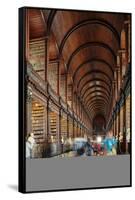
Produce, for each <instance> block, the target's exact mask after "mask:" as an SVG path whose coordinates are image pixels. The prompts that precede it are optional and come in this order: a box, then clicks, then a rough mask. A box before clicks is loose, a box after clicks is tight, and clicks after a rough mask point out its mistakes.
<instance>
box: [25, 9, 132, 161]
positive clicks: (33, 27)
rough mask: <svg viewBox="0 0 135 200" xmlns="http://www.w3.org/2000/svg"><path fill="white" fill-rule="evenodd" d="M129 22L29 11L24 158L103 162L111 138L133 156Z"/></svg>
mask: <svg viewBox="0 0 135 200" xmlns="http://www.w3.org/2000/svg"><path fill="white" fill-rule="evenodd" d="M130 17H131V16H130V14H123V13H109V12H108V13H106V12H92V11H73V10H64V11H61V10H55V9H52V10H49V9H34V8H27V9H26V41H25V44H26V45H25V46H26V55H25V57H26V65H27V75H26V83H27V100H26V105H27V106H26V113H27V119H26V120H27V132H26V144H28V145H29V143H30V144H32V148H31V152H30V153H29V152H28V155H26V157H31V158H48V157H53V156H54V157H74V156H77V153H78V154H79V155H81V154H83V155H84V154H85V153H86V148H88V147H89V148H91V153H90V155H91V156H92V155H94V156H95V155H96V156H97V155H98V156H99V155H100V156H101V155H107V154H106V153H105V149H104V145H105V141H106V137H107V134H108V132H111V133H112V136H111V137H112V138H113V139H115V141H116V146H115V148H116V154H130V148H131V147H130V146H131V145H130V143H131V142H130V131H131V128H130V126H131V120H130V117H131V108H130V106H131V60H130V59H131V47H130V46H131V44H130V40H131V27H130V26H131V19H130ZM28 142H29V143H28ZM79 142H80V143H82V144H83V145H84V146H85V149H83V148H82V146H81V147H80V149H81V148H82V149H81V150H82V151H78V150H77V149H76V148H75V145H76V144H78V143H79ZM84 143H85V144H84ZM86 144H87V145H86ZM83 151H84V152H83ZM26 154H27V151H26ZM86 155H87V156H89V155H88V153H86Z"/></svg>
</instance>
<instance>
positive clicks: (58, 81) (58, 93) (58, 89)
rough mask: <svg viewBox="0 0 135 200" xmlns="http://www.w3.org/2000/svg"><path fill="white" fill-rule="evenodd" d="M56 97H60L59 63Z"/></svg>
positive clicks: (58, 67)
mask: <svg viewBox="0 0 135 200" xmlns="http://www.w3.org/2000/svg"><path fill="white" fill-rule="evenodd" d="M57 95H58V96H59V95H60V61H58V64H57Z"/></svg>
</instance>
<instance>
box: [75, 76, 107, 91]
mask: <svg viewBox="0 0 135 200" xmlns="http://www.w3.org/2000/svg"><path fill="white" fill-rule="evenodd" d="M92 81H93V82H96V81H100V82H101V84H102V83H105V85H106V86H107V88H109V90H110V89H111V86H110V85H109V84H108V83H107V82H106V81H105V80H103V79H101V78H93V79H90V80H88V81H86V82H85V83H84V84H83V85H82V87H80V89H79V91H81V92H82V91H83V88H84V87H85V85H87V84H89V83H91V82H92ZM101 84H99V85H101ZM77 88H78V87H77Z"/></svg>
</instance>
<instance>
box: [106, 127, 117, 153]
mask: <svg viewBox="0 0 135 200" xmlns="http://www.w3.org/2000/svg"><path fill="white" fill-rule="evenodd" d="M116 145H117V141H116V139H115V137H114V136H113V132H112V130H110V131H108V133H107V135H106V137H105V139H104V140H103V147H104V150H105V153H106V155H116Z"/></svg>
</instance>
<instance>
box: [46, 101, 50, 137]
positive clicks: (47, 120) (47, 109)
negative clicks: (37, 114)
mask: <svg viewBox="0 0 135 200" xmlns="http://www.w3.org/2000/svg"><path fill="white" fill-rule="evenodd" d="M46 131H47V134H46V135H47V141H48V137H49V131H50V129H49V98H48V99H47V106H46Z"/></svg>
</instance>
